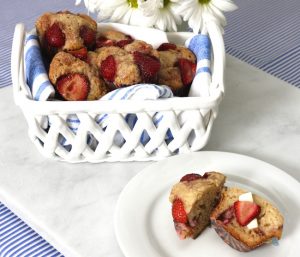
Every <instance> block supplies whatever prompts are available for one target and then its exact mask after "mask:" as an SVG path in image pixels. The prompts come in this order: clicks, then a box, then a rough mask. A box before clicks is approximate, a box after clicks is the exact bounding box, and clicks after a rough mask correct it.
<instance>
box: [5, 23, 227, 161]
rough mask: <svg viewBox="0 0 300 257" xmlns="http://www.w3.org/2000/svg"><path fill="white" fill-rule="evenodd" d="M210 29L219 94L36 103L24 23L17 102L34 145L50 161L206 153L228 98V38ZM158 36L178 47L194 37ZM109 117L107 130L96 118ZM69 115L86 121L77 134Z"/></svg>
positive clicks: (15, 70) (15, 74) (16, 47)
mask: <svg viewBox="0 0 300 257" xmlns="http://www.w3.org/2000/svg"><path fill="white" fill-rule="evenodd" d="M124 26H125V25H120V28H116V29H119V30H121V31H122V29H124V28H125V27H124ZM117 27H118V26H117ZM206 29H207V31H208V34H209V36H210V39H211V42H212V53H213V60H212V83H211V87H212V88H213V89H214V90H211V91H212V92H213V93H212V94H211V95H210V96H207V97H174V98H169V99H162V100H147V101H136V100H120V101H118V100H111V101H80V102H67V101H44V102H42V101H35V100H32V99H31V97H30V94H29V93H28V89H27V87H26V81H25V78H24V77H25V76H24V57H23V51H24V37H25V27H24V25H23V24H17V25H16V27H15V33H14V39H13V46H12V57H11V58H12V60H11V71H12V80H13V91H14V99H15V103H16V104H17V105H18V106H19V107H20V108H21V110H22V111H23V113H24V116H25V118H26V120H27V123H28V127H29V131H28V132H29V136H30V138H31V140H32V141H33V142H34V143H35V145H36V146H37V148H38V150H39V151H40V152H41V153H42V154H43V155H44V156H46V157H48V158H54V159H59V160H65V161H68V162H103V161H145V160H159V159H162V158H165V157H167V156H171V155H175V154H181V153H187V152H191V151H198V150H200V149H201V148H203V147H204V146H205V145H206V143H207V141H208V139H209V137H210V133H211V129H212V125H213V122H214V119H215V118H216V116H217V114H218V105H219V103H220V102H221V100H222V97H223V94H224V84H223V77H224V76H223V75H224V65H225V51H224V43H223V37H222V33H221V31H220V29H219V28H218V26H216V25H215V24H214V23H209V24H208V25H207V28H206ZM145 30H146V29H145ZM153 31H154V30H153V29H152V32H153ZM126 33H127V34H131V35H132V36H133V37H136V36H137V35H136V32H134V33H133V34H132V33H131V30H130V26H126ZM147 33H148V31H147V32H146V31H143V33H142V34H147ZM157 33H164V36H167V38H168V40H169V41H170V42H174V43H178V44H183V43H184V42H185V40H186V39H188V38H189V37H191V36H192V35H193V34H192V33H189V32H178V33H165V32H161V31H159V32H158V31H157ZM141 37H142V35H141ZM154 37H155V35H154ZM148 38H149V35H148ZM156 112H162V113H163V114H164V117H167V118H166V119H163V120H162V122H160V123H159V125H158V126H155V125H154V124H153V120H152V117H153V115H154V113H156ZM106 113H107V114H109V115H108V117H109V121H108V124H109V125H108V126H107V128H106V130H105V131H103V130H102V129H100V127H99V125H98V124H97V123H96V121H95V117H96V116H97V115H99V114H106ZM129 113H135V114H136V115H137V118H138V120H137V122H136V124H135V126H134V128H133V129H130V127H129V126H128V124H127V123H126V121H125V119H124V117H125V116H126V115H127V114H129ZM183 113H184V116H185V121H184V123H183V124H180V122H179V115H180V114H181V115H182V114H183ZM69 114H77V117H78V118H79V119H80V125H79V128H78V131H77V133H76V134H74V133H73V132H72V131H71V130H70V129H69V128H68V125H67V122H66V118H67V116H68V115H69ZM42 117H48V118H50V119H51V121H52V123H51V126H50V129H49V130H47V131H46V130H45V129H43V128H42V124H41V123H42V122H41V120H42ZM168 129H170V130H171V132H172V135H173V137H174V139H173V140H172V141H171V142H169V143H168V144H167V143H166V140H165V136H166V132H167V131H168ZM144 130H145V131H147V133H148V135H149V136H150V141H149V142H148V143H147V144H145V145H143V144H142V143H141V142H140V137H141V134H142V133H143V131H144ZM117 132H120V133H121V134H122V136H123V138H124V139H125V143H124V144H123V145H122V146H121V147H120V146H118V145H117V144H115V142H114V137H115V135H116V133H117ZM88 134H92V135H93V136H94V137H95V138H96V140H97V141H98V144H97V147H96V148H95V149H92V148H90V146H89V145H88V144H87V137H88ZM59 135H63V136H64V137H65V138H66V139H67V140H68V142H69V143H70V144H71V150H70V149H68V150H67V149H66V148H65V147H63V146H62V145H61V144H60V143H59V140H58V138H59Z"/></svg>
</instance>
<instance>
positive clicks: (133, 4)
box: [127, 0, 138, 8]
mask: <svg viewBox="0 0 300 257" xmlns="http://www.w3.org/2000/svg"><path fill="white" fill-rule="evenodd" d="M127 3H128V5H129V6H130V7H131V8H138V3H137V0H127Z"/></svg>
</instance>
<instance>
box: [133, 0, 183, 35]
mask: <svg viewBox="0 0 300 257" xmlns="http://www.w3.org/2000/svg"><path fill="white" fill-rule="evenodd" d="M138 4H139V9H140V10H141V11H142V13H143V15H144V16H146V17H149V18H151V21H152V24H153V26H154V27H156V28H158V29H160V30H163V31H177V25H179V24H181V18H180V16H179V15H178V14H177V13H176V12H175V9H176V7H177V5H178V4H177V3H176V1H173V0H139V1H138Z"/></svg>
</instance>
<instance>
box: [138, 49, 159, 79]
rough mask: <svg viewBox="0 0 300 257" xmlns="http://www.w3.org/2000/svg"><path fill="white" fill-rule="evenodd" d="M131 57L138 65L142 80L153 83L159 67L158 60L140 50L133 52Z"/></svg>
mask: <svg viewBox="0 0 300 257" xmlns="http://www.w3.org/2000/svg"><path fill="white" fill-rule="evenodd" d="M133 58H134V61H135V63H136V64H137V65H138V67H139V70H140V73H141V76H142V78H143V82H146V83H154V82H155V81H156V79H157V73H158V71H159V69H160V61H159V60H158V59H157V58H155V57H153V56H150V55H146V54H143V53H141V52H134V53H133Z"/></svg>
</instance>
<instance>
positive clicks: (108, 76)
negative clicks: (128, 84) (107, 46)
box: [100, 55, 117, 82]
mask: <svg viewBox="0 0 300 257" xmlns="http://www.w3.org/2000/svg"><path fill="white" fill-rule="evenodd" d="M116 71H117V64H116V61H115V58H114V57H113V56H112V55H109V56H108V57H107V58H106V59H105V60H104V61H102V63H101V66H100V74H101V76H102V77H103V78H104V79H105V80H107V81H109V82H113V81H114V79H115V75H116Z"/></svg>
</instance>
